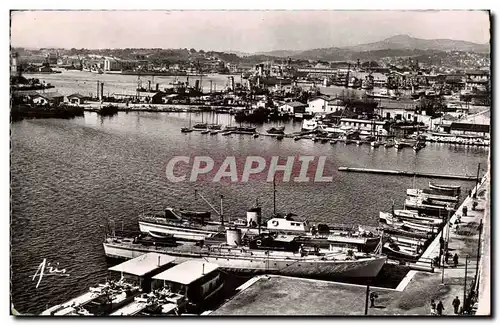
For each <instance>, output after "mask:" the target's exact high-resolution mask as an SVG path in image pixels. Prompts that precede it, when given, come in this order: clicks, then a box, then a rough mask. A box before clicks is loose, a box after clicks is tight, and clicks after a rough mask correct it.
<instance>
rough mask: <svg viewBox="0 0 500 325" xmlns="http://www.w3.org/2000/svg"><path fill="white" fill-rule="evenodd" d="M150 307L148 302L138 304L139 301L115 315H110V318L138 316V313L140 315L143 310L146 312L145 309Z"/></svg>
mask: <svg viewBox="0 0 500 325" xmlns="http://www.w3.org/2000/svg"><path fill="white" fill-rule="evenodd" d="M147 306H148V304H147V303H146V302H137V301H134V302H132V303H130V304H128V305H126V306H124V307H122V308H120V309H118V310H117V311H115V312H114V313H112V314H110V316H133V315H137V314H138V313H140V312H141V311H142V310H144V308H146V307H147Z"/></svg>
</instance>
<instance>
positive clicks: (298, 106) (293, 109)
mask: <svg viewBox="0 0 500 325" xmlns="http://www.w3.org/2000/svg"><path fill="white" fill-rule="evenodd" d="M306 107H307V105H306V104H303V103H301V102H290V103H285V104H283V105H281V106H279V108H278V109H279V111H280V112H282V113H294V114H295V113H305V109H306Z"/></svg>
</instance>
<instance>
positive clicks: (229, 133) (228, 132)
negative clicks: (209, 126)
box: [221, 131, 233, 136]
mask: <svg viewBox="0 0 500 325" xmlns="http://www.w3.org/2000/svg"><path fill="white" fill-rule="evenodd" d="M232 133H233V132H231V131H225V132H222V133H221V135H224V136H227V135H231V134H232Z"/></svg>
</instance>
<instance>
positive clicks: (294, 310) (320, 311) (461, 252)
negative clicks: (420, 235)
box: [210, 178, 490, 317]
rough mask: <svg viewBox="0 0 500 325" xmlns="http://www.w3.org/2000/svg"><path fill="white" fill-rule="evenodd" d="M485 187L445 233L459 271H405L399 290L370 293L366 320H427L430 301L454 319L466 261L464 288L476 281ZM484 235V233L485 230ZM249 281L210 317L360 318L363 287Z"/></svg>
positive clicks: (451, 268)
mask: <svg viewBox="0 0 500 325" xmlns="http://www.w3.org/2000/svg"><path fill="white" fill-rule="evenodd" d="M489 186H490V185H489V179H488V178H485V181H484V182H483V183H482V184H481V186H480V187H479V189H478V191H477V199H476V201H477V202H478V205H477V207H476V209H475V211H472V204H473V201H474V199H473V198H472V197H467V198H466V200H465V201H464V202H463V205H466V206H467V207H468V213H467V216H462V209H461V207H460V209H459V211H458V212H457V213H456V214H455V215H454V216H453V218H452V219H451V220H452V222H453V221H454V220H456V218H458V216H459V215H460V217H461V224H459V226H458V231H457V230H456V228H455V226H453V227H452V230H451V231H450V234H449V244H448V247H449V250H450V252H451V253H452V254H455V253H456V254H457V255H458V256H459V262H458V265H457V266H456V267H455V266H453V265H452V258H450V259H449V262H450V265H447V264H446V265H445V268H444V276H443V273H442V270H443V269H442V268H436V269H435V271H434V273H429V272H422V271H410V272H413V273H412V274H411V277H409V278H407V279H406V283H404V285H401V286H399V287H398V290H396V289H386V288H376V287H371V288H370V289H371V291H375V292H376V293H377V294H378V298H377V299H376V302H375V307H373V308H368V315H385V316H389V315H421V316H426V315H430V314H431V313H430V311H431V308H430V302H431V299H434V300H435V301H436V303H437V302H439V301H442V302H443V305H444V308H445V309H444V312H443V315H444V316H452V315H455V313H454V310H453V306H452V301H453V299H455V297H456V296H458V298H459V299H460V302H461V306H462V303H463V300H464V284H465V256H466V255H468V256H470V261H469V263H468V268H467V287H468V288H469V287H470V285H471V283H472V282H473V279H474V276H475V272H476V264H477V245H478V238H479V233H478V227H477V226H478V225H479V222H480V220H482V219H483V218H484V216H486V217H488V216H489V214H488V213H486V214H485V208H486V207H487V205H488V204H489V199H487V198H488V193H487V191H486V190H487V189H488V191H489ZM463 205H462V206H463ZM484 229H486V228H484ZM485 232H486V233H489V229H486V231H485ZM444 235H445V236H446V235H447V234H446V233H444ZM445 238H446V237H445ZM429 254H430V255H431V256H437V255H438V254H439V245H435V246H434V247H433V248H431V250H430V252H429ZM252 280H253V281H254V282H253V283H249V284H248V285H247V286H246V287H245V285H243V286H242V289H241V290H240V291H239V292H238V293H237V294H236V295H235V296H233V297H232V298H231V299H229V300H228V301H227V302H226V303H224V304H222V305H221V307H219V308H218V309H217V310H215V311H214V312H212V313H211V314H210V315H215V316H222V315H224V316H229V315H238V316H243V315H267V316H271V315H276V316H278V315H283V316H292V315H323V316H326V315H335V316H337V315H338V316H349V315H351V316H354V315H358V316H363V315H365V299H366V286H362V285H351V284H345V283H338V282H329V281H320V280H310V279H301V278H293V277H283V276H273V275H264V276H260V277H258V278H255V279H252ZM252 280H251V281H252ZM480 297H481V294H480ZM487 297H489V294H488V295H487ZM486 314H487V313H486ZM436 317H438V316H436Z"/></svg>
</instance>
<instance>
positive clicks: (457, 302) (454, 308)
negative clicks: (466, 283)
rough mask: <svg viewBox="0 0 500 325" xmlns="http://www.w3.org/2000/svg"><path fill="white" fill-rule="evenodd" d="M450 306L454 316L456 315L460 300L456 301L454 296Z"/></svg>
mask: <svg viewBox="0 0 500 325" xmlns="http://www.w3.org/2000/svg"><path fill="white" fill-rule="evenodd" d="M452 305H453V310H454V311H455V314H458V308H459V307H460V299H458V296H456V297H455V299H453V302H452Z"/></svg>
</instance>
